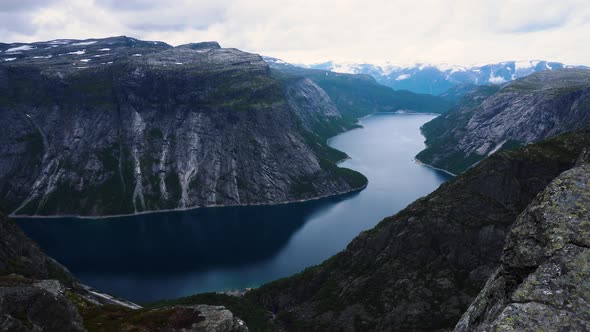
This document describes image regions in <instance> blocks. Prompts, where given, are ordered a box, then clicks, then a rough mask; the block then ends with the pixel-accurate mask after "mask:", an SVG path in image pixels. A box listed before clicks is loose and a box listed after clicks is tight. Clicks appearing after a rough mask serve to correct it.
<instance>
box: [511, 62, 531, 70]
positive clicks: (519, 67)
mask: <svg viewBox="0 0 590 332" xmlns="http://www.w3.org/2000/svg"><path fill="white" fill-rule="evenodd" d="M532 67H533V64H532V63H531V62H530V61H515V62H514V69H515V70H517V71H518V70H525V69H529V68H532Z"/></svg>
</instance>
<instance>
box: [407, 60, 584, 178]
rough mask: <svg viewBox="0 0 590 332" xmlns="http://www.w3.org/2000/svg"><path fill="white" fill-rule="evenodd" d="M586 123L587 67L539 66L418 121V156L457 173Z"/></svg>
mask: <svg viewBox="0 0 590 332" xmlns="http://www.w3.org/2000/svg"><path fill="white" fill-rule="evenodd" d="M589 126H590V70H587V69H563V70H554V71H544V72H539V73H535V74H533V75H531V76H528V77H525V78H521V79H518V80H516V81H514V82H511V83H508V84H505V85H503V86H501V87H489V86H485V87H480V88H478V89H476V90H475V91H473V92H471V93H468V94H467V95H466V96H465V97H464V98H463V99H462V101H461V102H460V103H459V105H458V106H457V107H456V108H455V109H453V110H451V111H450V112H449V113H447V114H445V115H443V116H441V117H439V118H437V119H434V120H433V121H431V122H429V123H427V124H425V125H424V126H423V128H422V129H423V133H424V135H425V136H426V145H427V148H426V149H425V150H424V151H422V152H420V153H419V154H418V156H417V158H418V159H419V160H420V161H422V162H425V163H427V164H431V165H433V166H436V167H439V168H443V169H446V170H448V171H450V172H453V173H457V174H458V173H460V172H462V171H464V170H465V169H467V168H468V167H470V166H472V165H473V164H474V163H476V162H478V161H480V160H481V159H483V158H485V157H486V156H488V155H490V154H492V153H494V152H496V151H498V150H500V149H506V148H508V149H510V148H514V147H515V146H521V145H526V144H529V143H533V142H538V141H541V140H544V139H546V138H549V137H553V136H556V135H559V134H562V133H565V132H568V131H573V130H578V129H582V128H588V127H589Z"/></svg>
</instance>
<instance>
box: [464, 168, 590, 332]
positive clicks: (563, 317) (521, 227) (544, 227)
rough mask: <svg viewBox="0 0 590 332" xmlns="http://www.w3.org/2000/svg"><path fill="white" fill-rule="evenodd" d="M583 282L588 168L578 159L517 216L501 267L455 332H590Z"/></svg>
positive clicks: (588, 290)
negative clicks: (589, 331) (577, 163)
mask: <svg viewBox="0 0 590 332" xmlns="http://www.w3.org/2000/svg"><path fill="white" fill-rule="evenodd" d="M584 161H585V162H584ZM589 281H590V164H589V163H588V160H587V159H586V158H583V159H582V160H581V162H580V163H579V165H578V166H577V167H575V168H573V169H571V170H568V171H566V172H564V173H563V174H561V175H560V176H559V177H558V178H557V179H555V180H554V181H553V182H552V183H551V184H550V185H549V186H548V187H547V188H546V189H545V190H544V191H543V192H542V193H541V194H540V195H539V196H538V197H537V198H536V199H535V201H534V202H532V203H531V204H530V205H529V206H528V207H527V209H526V210H525V211H524V212H523V213H522V214H521V215H520V216H519V218H518V220H517V221H516V223H515V225H514V227H513V228H512V230H511V231H510V233H509V234H508V237H507V239H506V245H505V247H504V254H503V256H502V265H501V266H500V268H499V269H498V270H497V271H496V272H495V274H494V275H493V276H492V277H491V278H490V279H489V280H488V282H487V284H486V286H485V288H484V289H483V290H482V292H481V293H480V294H479V295H478V297H477V298H476V300H475V301H474V302H473V304H471V306H470V307H469V309H468V311H467V312H466V313H465V315H464V316H463V318H462V319H461V321H460V322H459V323H458V324H457V326H456V328H455V331H538V330H543V331H588V330H590V287H589V284H588V282H589Z"/></svg>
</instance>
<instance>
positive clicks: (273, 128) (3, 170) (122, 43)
mask: <svg viewBox="0 0 590 332" xmlns="http://www.w3.org/2000/svg"><path fill="white" fill-rule="evenodd" d="M9 46H12V49H14V48H15V47H20V46H17V45H9ZM28 47H31V48H33V49H31V50H26V51H22V52H18V54H16V53H15V54H13V55H11V57H14V58H15V59H14V60H11V61H3V62H1V63H0V125H1V126H2V127H3V128H5V132H4V135H2V136H1V138H0V144H1V146H2V148H1V149H0V199H1V200H2V202H3V204H4V205H5V206H4V208H5V209H6V210H8V211H10V212H12V213H14V214H22V215H86V216H102V215H117V214H133V213H138V212H145V211H155V210H165V209H182V208H193V207H202V206H216V205H246V204H274V203H284V202H289V201H296V200H302V199H310V198H317V197H321V196H326V195H334V194H339V193H344V192H348V191H350V190H354V189H359V188H361V187H363V186H364V185H365V184H366V179H364V177H362V175H360V174H358V173H355V172H344V173H343V172H342V171H338V170H337V169H336V168H335V167H333V166H334V164H333V161H334V160H331V158H330V156H328V155H326V151H327V150H329V149H328V148H327V146H326V145H325V143H324V142H323V141H322V140H320V139H319V138H318V137H317V136H315V135H314V134H312V133H310V132H308V131H307V130H305V128H303V127H302V125H301V122H303V123H307V121H306V120H305V118H302V119H303V120H301V119H300V118H299V117H298V115H301V116H304V117H305V116H311V117H316V116H315V115H310V114H311V113H312V112H315V111H316V110H317V111H321V112H322V114H327V113H330V114H331V115H334V117H335V118H337V113H335V112H337V111H336V110H334V108H333V107H334V105H333V103H331V102H330V100H329V99H326V98H325V97H326V96H325V93H322V91H320V90H318V88H317V87H315V86H311V87H310V85H309V84H304V85H300V86H292V87H291V88H290V90H289V91H290V92H291V94H292V95H297V94H299V95H302V96H305V99H304V100H302V101H298V100H295V101H293V100H291V102H287V100H286V97H285V91H284V87H283V83H282V82H280V81H278V80H276V79H274V78H273V77H271V75H270V69H269V67H268V65H267V64H266V63H265V62H264V61H263V60H262V58H261V57H260V56H258V55H254V54H249V53H245V52H241V51H239V50H236V49H222V48H220V47H219V45H218V44H216V43H201V44H189V45H182V46H180V47H176V48H173V47H171V46H169V45H166V44H164V43H159V42H146V41H139V40H136V39H132V38H127V37H115V38H108V39H102V40H88V41H73V40H66V41H51V42H45V43H33V44H29V45H28ZM9 49H10V48H9ZM6 52H8V50H5V51H4V53H6ZM298 87H299V88H301V89H303V90H302V91H296V90H297V89H298ZM323 104H325V105H323ZM310 105H317V107H316V108H314V109H308V108H309V107H310ZM294 108H297V110H296V111H294ZM326 110H329V112H328V111H326Z"/></svg>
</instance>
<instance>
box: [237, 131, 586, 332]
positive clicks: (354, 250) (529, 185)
mask: <svg viewBox="0 0 590 332" xmlns="http://www.w3.org/2000/svg"><path fill="white" fill-rule="evenodd" d="M588 144H590V133H588V132H585V133H575V134H569V135H565V136H560V137H558V138H556V139H552V140H548V141H546V142H542V143H538V144H535V145H531V146H529V147H527V148H525V149H523V150H517V151H513V152H501V153H498V154H495V155H493V156H491V157H489V158H488V159H486V160H485V161H483V162H482V163H480V164H479V165H477V166H476V167H474V168H473V169H471V170H469V171H468V172H466V173H465V174H463V175H461V176H459V177H457V178H456V179H454V180H452V181H450V182H448V183H446V184H443V185H442V186H441V187H440V188H439V189H438V190H436V191H435V192H433V193H432V194H430V195H428V196H427V197H425V198H422V199H419V200H417V201H416V202H414V203H413V204H411V205H409V206H408V207H407V208H406V209H404V210H402V211H401V212H399V213H398V214H396V215H394V216H392V217H389V218H386V219H385V220H383V221H382V222H381V223H380V224H379V225H378V226H376V227H375V228H374V229H372V230H370V231H367V232H363V233H361V234H360V235H359V236H358V237H357V238H356V239H354V240H353V241H352V242H351V243H350V244H349V245H348V247H347V248H346V250H344V251H343V252H341V253H339V254H337V255H336V256H334V257H332V258H330V259H328V260H327V261H325V262H324V263H323V264H321V265H319V266H317V267H312V268H309V269H307V270H305V271H304V272H302V273H300V274H297V275H295V276H293V277H291V278H287V279H283V280H279V281H276V282H273V283H270V284H267V285H265V286H263V287H261V288H260V289H258V290H255V291H253V292H251V293H248V294H247V297H249V298H250V299H251V300H253V301H255V302H257V303H260V304H262V305H263V306H265V307H266V308H268V309H269V310H272V311H274V312H275V313H277V320H278V321H280V322H281V324H283V325H284V326H285V327H286V329H287V330H299V329H311V330H317V331H323V330H351V329H354V330H357V331H386V330H392V331H396V330H437V329H449V328H452V327H453V326H454V325H455V324H456V323H457V321H458V320H459V318H460V317H461V315H462V314H463V312H464V311H465V310H466V309H467V307H468V306H469V304H470V303H471V302H472V301H473V299H474V298H475V297H476V296H477V294H478V293H479V291H480V290H481V289H482V288H483V286H484V285H485V282H486V280H487V279H488V277H489V276H490V275H491V274H492V272H493V271H494V270H496V268H497V267H498V266H499V265H500V257H501V255H502V248H503V246H504V239H505V237H506V234H507V233H508V231H509V229H510V227H511V225H512V224H513V223H514V221H515V220H516V218H517V216H518V215H519V214H520V213H521V212H522V211H523V210H524V209H525V208H526V206H527V205H528V204H529V203H530V202H531V201H532V200H533V199H534V198H535V196H536V195H537V194H538V193H539V192H540V191H542V190H543V189H544V188H545V187H546V186H547V185H548V184H549V183H550V182H551V181H552V180H553V179H554V178H555V177H557V176H558V175H559V174H560V173H561V172H563V171H565V170H567V169H569V168H571V167H572V166H574V164H575V163H576V159H577V158H578V156H579V155H580V153H582V151H583V149H584V148H585V147H587V146H588ZM521 240H522V239H521Z"/></svg>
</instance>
